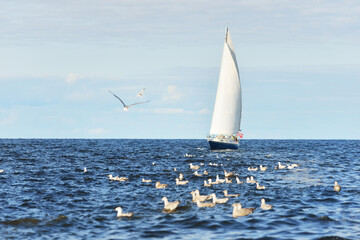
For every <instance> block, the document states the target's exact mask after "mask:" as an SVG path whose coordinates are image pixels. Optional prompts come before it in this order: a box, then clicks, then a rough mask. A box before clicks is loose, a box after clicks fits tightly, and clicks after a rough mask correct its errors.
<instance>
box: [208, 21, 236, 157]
mask: <svg viewBox="0 0 360 240" xmlns="http://www.w3.org/2000/svg"><path fill="white" fill-rule="evenodd" d="M241 110H242V102H241V85H240V77H239V69H238V65H237V62H236V56H235V49H234V46H233V43H232V40H231V37H230V33H229V29H228V28H227V29H226V34H225V43H224V49H223V55H222V62H221V67H220V74H219V81H218V87H217V93H216V99H215V106H214V112H213V116H212V121H211V127H210V134H209V135H208V142H209V145H210V149H211V150H217V149H238V148H239V139H238V137H239V134H241V133H240V122H241Z"/></svg>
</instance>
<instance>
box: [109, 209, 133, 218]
mask: <svg viewBox="0 0 360 240" xmlns="http://www.w3.org/2000/svg"><path fill="white" fill-rule="evenodd" d="M114 210H115V211H117V215H116V216H117V217H118V218H119V217H132V216H133V215H134V213H132V212H130V213H123V212H122V208H121V207H117V208H115V209H114Z"/></svg>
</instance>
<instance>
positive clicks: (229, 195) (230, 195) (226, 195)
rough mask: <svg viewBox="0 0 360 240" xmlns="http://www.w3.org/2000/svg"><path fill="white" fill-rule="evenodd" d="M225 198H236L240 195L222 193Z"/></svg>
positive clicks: (225, 191)
mask: <svg viewBox="0 0 360 240" xmlns="http://www.w3.org/2000/svg"><path fill="white" fill-rule="evenodd" d="M223 193H224V196H225V197H238V196H240V194H229V193H228V191H227V190H224V191H223Z"/></svg>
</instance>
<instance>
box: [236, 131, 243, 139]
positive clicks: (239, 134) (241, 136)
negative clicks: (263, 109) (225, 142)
mask: <svg viewBox="0 0 360 240" xmlns="http://www.w3.org/2000/svg"><path fill="white" fill-rule="evenodd" d="M236 136H237V137H240V138H243V136H244V134H243V133H241V132H238V133H237V134H236Z"/></svg>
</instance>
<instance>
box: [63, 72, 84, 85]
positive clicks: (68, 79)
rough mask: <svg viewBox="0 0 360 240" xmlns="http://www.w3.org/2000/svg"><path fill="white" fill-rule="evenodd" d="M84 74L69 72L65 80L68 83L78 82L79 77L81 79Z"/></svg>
mask: <svg viewBox="0 0 360 240" xmlns="http://www.w3.org/2000/svg"><path fill="white" fill-rule="evenodd" d="M81 78H82V76H81V75H78V74H75V73H69V74H68V75H67V76H66V79H65V81H66V82H67V83H68V84H73V83H75V82H77V81H78V80H79V79H81Z"/></svg>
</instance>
